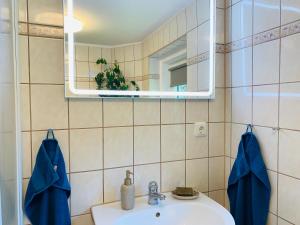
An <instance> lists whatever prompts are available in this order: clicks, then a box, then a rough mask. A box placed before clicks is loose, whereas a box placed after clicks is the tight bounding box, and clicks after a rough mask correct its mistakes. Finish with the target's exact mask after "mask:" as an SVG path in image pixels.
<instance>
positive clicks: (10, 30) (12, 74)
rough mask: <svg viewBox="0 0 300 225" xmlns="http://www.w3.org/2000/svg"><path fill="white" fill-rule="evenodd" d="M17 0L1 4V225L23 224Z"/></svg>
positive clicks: (1, 1) (8, 0)
mask: <svg viewBox="0 0 300 225" xmlns="http://www.w3.org/2000/svg"><path fill="white" fill-rule="evenodd" d="M14 17H15V0H0V49H1V51H0V225H19V224H21V219H20V218H21V214H22V213H21V208H20V205H21V204H20V202H21V201H20V197H21V185H20V184H21V182H20V179H19V178H18V177H20V170H19V165H21V164H20V163H19V158H20V157H19V154H18V147H19V146H18V143H19V141H18V139H19V137H18V134H19V132H18V130H19V128H18V125H17V124H18V123H17V118H18V116H17V113H16V112H18V111H19V110H18V109H17V107H18V106H17V105H18V104H17V100H16V99H17V94H16V93H17V85H16V57H15V56H16V50H15V49H16V48H15V40H16V35H15V27H16V26H15V18H14Z"/></svg>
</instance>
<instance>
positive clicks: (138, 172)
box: [134, 164, 160, 196]
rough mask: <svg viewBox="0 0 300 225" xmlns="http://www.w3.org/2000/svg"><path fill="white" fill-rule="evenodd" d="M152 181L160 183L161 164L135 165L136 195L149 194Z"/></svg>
mask: <svg viewBox="0 0 300 225" xmlns="http://www.w3.org/2000/svg"><path fill="white" fill-rule="evenodd" d="M151 181H156V182H157V183H158V184H159V183H160V164H149V165H141V166H135V167H134V184H135V195H136V196H141V195H147V194H148V192H149V190H148V184H149V182H151Z"/></svg>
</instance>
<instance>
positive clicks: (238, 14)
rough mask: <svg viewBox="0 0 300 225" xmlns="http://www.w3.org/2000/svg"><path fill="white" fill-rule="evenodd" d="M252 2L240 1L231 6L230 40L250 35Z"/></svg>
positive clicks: (247, 0)
mask: <svg viewBox="0 0 300 225" xmlns="http://www.w3.org/2000/svg"><path fill="white" fill-rule="evenodd" d="M252 8H253V7H252V0H242V1H240V2H238V3H237V4H235V5H233V6H232V40H233V41H237V40H240V39H242V38H245V37H248V36H250V35H252Z"/></svg>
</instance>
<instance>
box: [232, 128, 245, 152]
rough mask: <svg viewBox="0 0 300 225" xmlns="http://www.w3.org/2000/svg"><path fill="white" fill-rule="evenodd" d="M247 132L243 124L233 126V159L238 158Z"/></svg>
mask: <svg viewBox="0 0 300 225" xmlns="http://www.w3.org/2000/svg"><path fill="white" fill-rule="evenodd" d="M245 131H246V126H245V125H241V124H232V132H231V157H233V158H236V156H237V152H238V147H239V143H240V141H241V136H242V135H243V134H244V132H245Z"/></svg>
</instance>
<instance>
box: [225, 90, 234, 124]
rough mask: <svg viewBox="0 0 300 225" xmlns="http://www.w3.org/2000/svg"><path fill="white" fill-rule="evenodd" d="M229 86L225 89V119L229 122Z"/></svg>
mask: <svg viewBox="0 0 300 225" xmlns="http://www.w3.org/2000/svg"><path fill="white" fill-rule="evenodd" d="M231 92H232V91H231V88H226V89H225V95H226V96H225V121H226V122H231V105H232V104H231V94H232V93H231Z"/></svg>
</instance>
